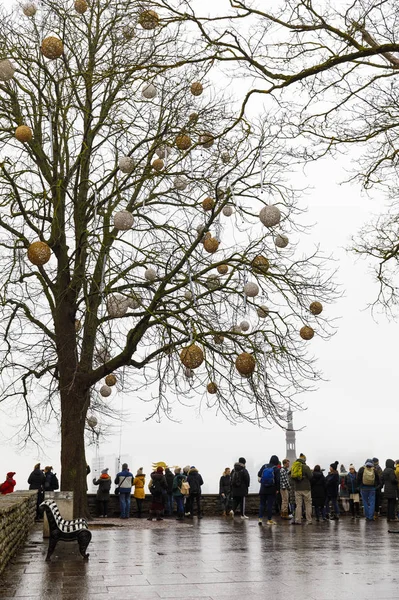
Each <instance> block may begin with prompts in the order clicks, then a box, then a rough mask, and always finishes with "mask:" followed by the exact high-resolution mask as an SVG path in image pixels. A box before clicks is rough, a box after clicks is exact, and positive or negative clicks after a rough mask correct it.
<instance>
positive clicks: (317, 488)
mask: <svg viewBox="0 0 399 600" xmlns="http://www.w3.org/2000/svg"><path fill="white" fill-rule="evenodd" d="M310 487H311V491H312V504H313V506H324V504H325V502H326V478H325V477H324V475H323V473H322V472H321V471H313V475H312V479H311V481H310Z"/></svg>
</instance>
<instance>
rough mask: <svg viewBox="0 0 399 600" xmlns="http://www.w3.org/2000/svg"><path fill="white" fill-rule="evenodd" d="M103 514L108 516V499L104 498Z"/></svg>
mask: <svg viewBox="0 0 399 600" xmlns="http://www.w3.org/2000/svg"><path fill="white" fill-rule="evenodd" d="M103 515H104V517H105V516H108V500H104V502H103Z"/></svg>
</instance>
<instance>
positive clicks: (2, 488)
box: [0, 471, 17, 496]
mask: <svg viewBox="0 0 399 600" xmlns="http://www.w3.org/2000/svg"><path fill="white" fill-rule="evenodd" d="M14 475H15V471H9V472H8V473H7V475H6V480H5V482H4V483H2V484H1V485H0V494H1V495H2V496H5V495H6V494H12V492H13V491H14V488H15V486H16V485H17V482H16V481H15V479H14Z"/></svg>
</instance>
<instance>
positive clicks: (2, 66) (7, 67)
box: [0, 58, 15, 81]
mask: <svg viewBox="0 0 399 600" xmlns="http://www.w3.org/2000/svg"><path fill="white" fill-rule="evenodd" d="M14 73H15V68H14V67H13V65H12V63H11V61H10V60H8V58H5V59H4V60H0V81H10V79H12V78H13V76H14Z"/></svg>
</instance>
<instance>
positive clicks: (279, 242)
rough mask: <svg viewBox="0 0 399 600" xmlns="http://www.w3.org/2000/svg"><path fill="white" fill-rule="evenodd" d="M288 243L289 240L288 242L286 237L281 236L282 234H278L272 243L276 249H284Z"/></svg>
mask: <svg viewBox="0 0 399 600" xmlns="http://www.w3.org/2000/svg"><path fill="white" fill-rule="evenodd" d="M288 241H289V240H288V238H287V236H286V235H283V234H282V233H279V234H278V235H276V237H275V238H274V243H275V245H276V246H277V248H285V247H286V246H288Z"/></svg>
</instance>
